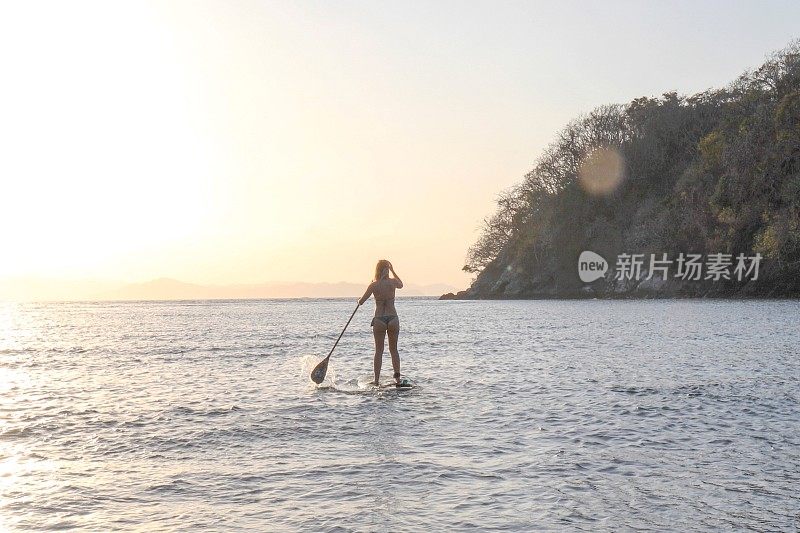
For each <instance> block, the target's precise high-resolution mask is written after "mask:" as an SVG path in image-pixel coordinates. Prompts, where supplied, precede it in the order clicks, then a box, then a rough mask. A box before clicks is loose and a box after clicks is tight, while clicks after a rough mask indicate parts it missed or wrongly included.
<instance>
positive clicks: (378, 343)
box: [372, 320, 386, 385]
mask: <svg viewBox="0 0 800 533" xmlns="http://www.w3.org/2000/svg"><path fill="white" fill-rule="evenodd" d="M372 335H373V336H374V337H375V360H374V362H373V368H374V369H375V382H374V383H375V385H380V384H381V382H380V379H381V363H382V362H383V339H384V338H385V337H386V327H385V326H384V325H383V322H381V321H380V320H375V321H374V324H373V326H372Z"/></svg>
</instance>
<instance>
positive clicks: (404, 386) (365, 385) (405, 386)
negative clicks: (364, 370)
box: [358, 378, 414, 390]
mask: <svg viewBox="0 0 800 533" xmlns="http://www.w3.org/2000/svg"><path fill="white" fill-rule="evenodd" d="M358 386H359V388H362V389H386V390H392V389H396V390H411V389H413V388H414V384H413V383H411V381H409V380H408V379H406V378H403V379H401V380H400V383H395V382H394V380H392V381H384V382H383V383H381V384H380V386H378V387H376V386H375V385H373V384H372V383H370V382H369V380H368V378H365V379H363V380H361V379H360V380H358Z"/></svg>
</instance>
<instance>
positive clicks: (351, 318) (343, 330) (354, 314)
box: [325, 304, 360, 359]
mask: <svg viewBox="0 0 800 533" xmlns="http://www.w3.org/2000/svg"><path fill="white" fill-rule="evenodd" d="M359 307H360V305H359V304H356V308H355V309H353V314H352V315H350V318H349V319H348V320H347V324H345V325H344V329H342V332H341V333H339V338H338V339H336V342H335V343H333V348H331V351H330V352H328V357H326V358H325V359H330V357H331V354H332V353H333V351H334V350H335V349H336V345H337V344H339V341H340V340H342V335H344V332H345V330H346V329H347V326H349V325H350V321H351V320H353V317H354V316H356V311H358V308H359Z"/></svg>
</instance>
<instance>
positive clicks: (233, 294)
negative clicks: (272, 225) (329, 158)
mask: <svg viewBox="0 0 800 533" xmlns="http://www.w3.org/2000/svg"><path fill="white" fill-rule="evenodd" d="M365 288H366V283H348V282H338V283H308V282H273V283H259V284H234V285H198V284H194V283H185V282H183V281H179V280H175V279H170V278H159V279H154V280H151V281H146V282H143V283H122V282H114V281H61V280H49V279H34V278H17V279H9V280H2V281H0V300H14V301H69V300H207V299H208V300H212V299H239V298H241V299H246V298H326V297H328V298H333V297H357V296H361V294H363V292H364V289H365ZM454 290H455V287H453V286H451V285H447V284H444V283H434V284H430V285H415V284H412V283H408V284H406V286H405V287H404V288H403V289H402V290H401V291H400V292H398V296H434V295H437V296H438V295H439V294H442V293H444V292H452V291H454Z"/></svg>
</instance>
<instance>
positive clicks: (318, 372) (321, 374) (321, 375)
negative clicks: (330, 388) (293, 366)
mask: <svg viewBox="0 0 800 533" xmlns="http://www.w3.org/2000/svg"><path fill="white" fill-rule="evenodd" d="M326 372H328V358H327V357H326V358H325V359H323V360H322V361H320V363H319V364H318V365H317V366H315V367H314V370H312V371H311V381H313V382H314V383H316V384H317V385H319V384H320V383H322V382H323V381H324V380H325V373H326Z"/></svg>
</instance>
